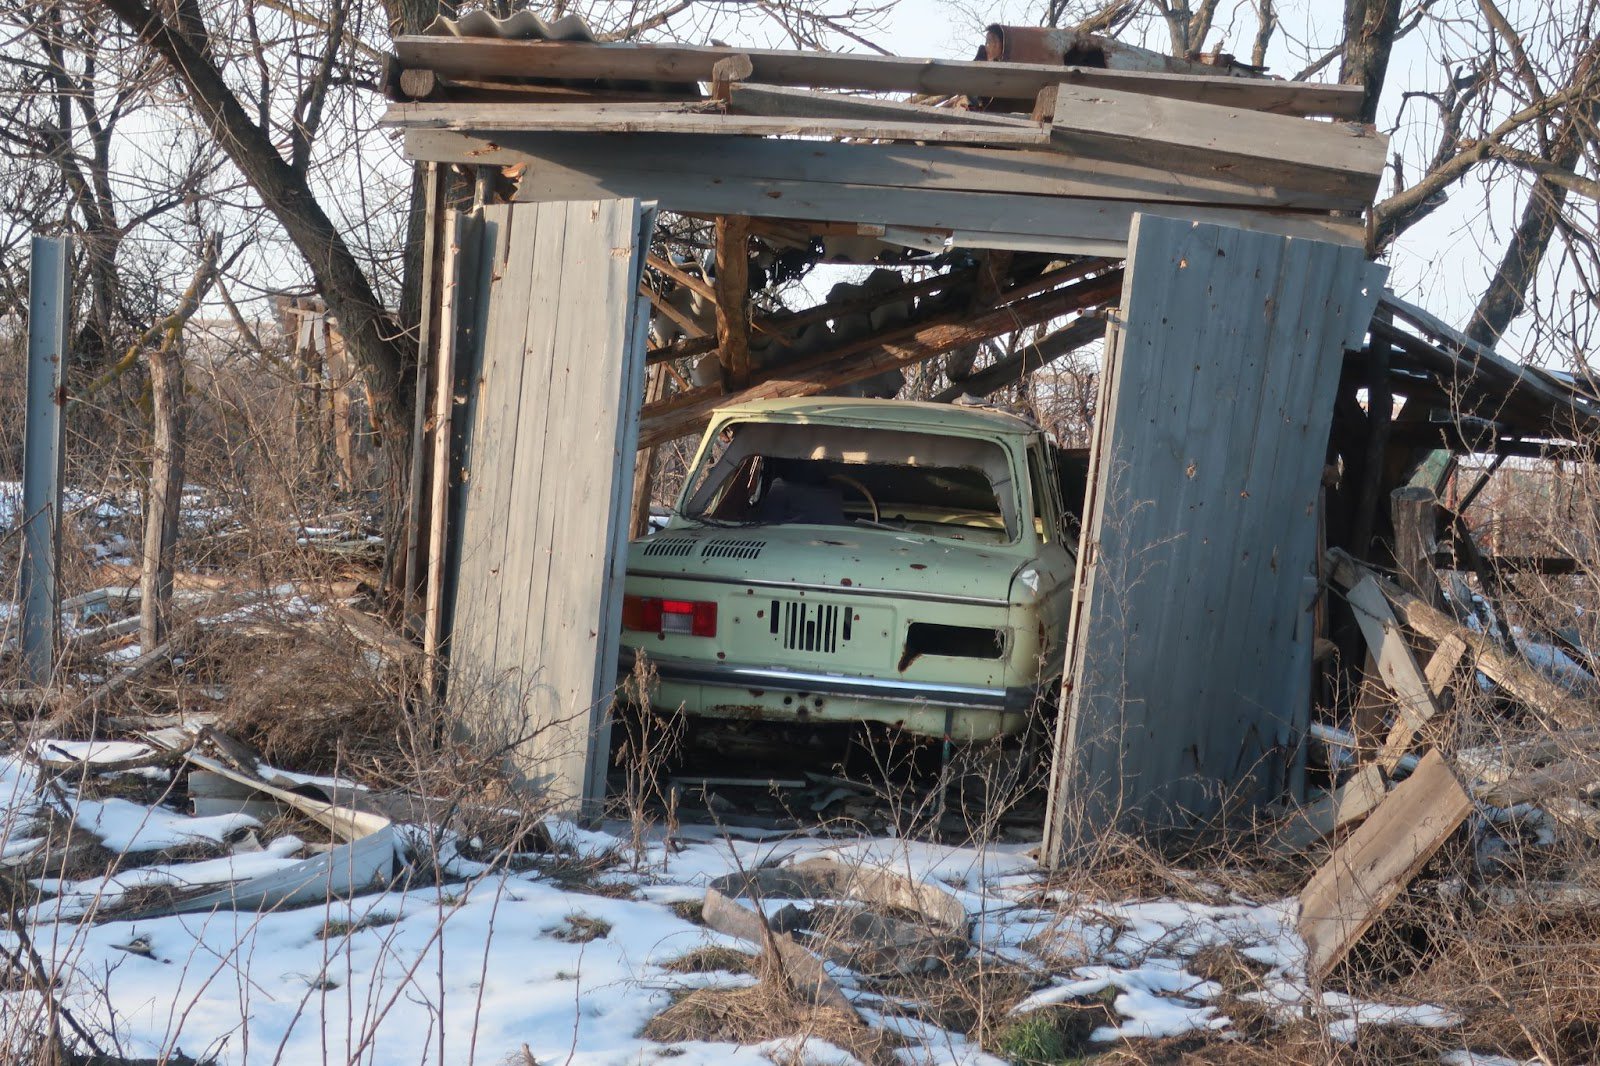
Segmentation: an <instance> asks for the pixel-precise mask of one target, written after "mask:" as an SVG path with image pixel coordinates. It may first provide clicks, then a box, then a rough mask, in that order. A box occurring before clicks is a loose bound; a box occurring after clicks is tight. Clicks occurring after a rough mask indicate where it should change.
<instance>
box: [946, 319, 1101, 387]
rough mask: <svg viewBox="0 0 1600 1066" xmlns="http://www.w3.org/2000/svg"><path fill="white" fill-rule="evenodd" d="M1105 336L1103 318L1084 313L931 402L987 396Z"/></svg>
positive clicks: (965, 379) (961, 381) (959, 383)
mask: <svg viewBox="0 0 1600 1066" xmlns="http://www.w3.org/2000/svg"><path fill="white" fill-rule="evenodd" d="M1105 335H1106V323H1105V319H1103V318H1101V317H1099V316H1096V315H1090V314H1085V315H1081V316H1079V317H1078V318H1077V319H1076V320H1074V321H1073V322H1070V323H1068V324H1067V325H1065V326H1062V327H1061V328H1060V329H1058V330H1056V331H1055V332H1054V333H1052V334H1050V335H1049V336H1048V337H1044V338H1042V339H1040V340H1039V341H1037V342H1035V343H1033V344H1030V345H1027V346H1026V347H1025V348H1023V349H1022V350H1021V351H1019V352H1017V353H1016V354H1015V355H1009V356H1007V357H1006V358H1004V359H1001V360H999V361H998V362H996V363H995V364H994V365H992V366H986V367H984V368H983V369H982V370H980V371H978V372H977V373H976V374H973V375H972V376H971V377H966V378H963V379H961V380H960V381H957V382H955V383H954V384H952V385H951V386H950V387H949V388H947V389H945V390H944V391H943V392H940V393H938V394H937V395H935V396H934V397H933V402H934V403H954V402H955V401H956V400H959V399H960V398H961V397H962V396H987V395H989V394H990V393H992V392H995V391H997V390H999V389H1003V388H1005V387H1006V386H1007V385H1015V384H1016V383H1017V382H1019V381H1021V380H1022V379H1023V378H1025V377H1027V376H1028V375H1029V374H1031V373H1033V372H1034V371H1035V370H1038V369H1039V368H1040V367H1042V366H1045V365H1046V364H1048V363H1053V362H1055V361H1056V360H1057V359H1060V358H1061V357H1062V356H1065V355H1069V354H1071V353H1072V352H1075V351H1077V350H1078V349H1079V348H1082V347H1083V346H1084V345H1086V344H1092V343H1094V342H1095V341H1097V340H1100V339H1101V338H1103V337H1104V336H1105Z"/></svg>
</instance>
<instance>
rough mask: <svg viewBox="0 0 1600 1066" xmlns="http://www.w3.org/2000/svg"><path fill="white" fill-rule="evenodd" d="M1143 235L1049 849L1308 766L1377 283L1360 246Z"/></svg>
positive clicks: (1086, 566)
mask: <svg viewBox="0 0 1600 1066" xmlns="http://www.w3.org/2000/svg"><path fill="white" fill-rule="evenodd" d="M1133 245H1134V246H1133V252H1132V256H1131V258H1130V262H1129V267H1128V274H1127V277H1126V278H1125V280H1124V283H1123V292H1122V297H1121V302H1120V306H1119V308H1118V312H1117V315H1116V318H1115V320H1114V326H1113V329H1112V330H1111V332H1110V335H1109V340H1108V346H1107V347H1108V357H1107V364H1106V367H1107V368H1106V370H1105V371H1104V372H1103V374H1102V383H1101V390H1102V395H1101V401H1100V404H1099V406H1098V411H1099V415H1098V417H1097V425H1096V437H1095V443H1094V450H1093V454H1092V455H1091V460H1090V462H1091V471H1092V475H1091V479H1090V489H1089V492H1088V494H1087V498H1088V510H1087V512H1086V514H1085V516H1084V518H1085V521H1084V532H1083V536H1082V542H1081V545H1080V549H1079V552H1078V558H1079V569H1078V574H1077V577H1076V583H1077V587H1076V598H1075V613H1074V615H1073V618H1072V621H1071V623H1070V630H1069V634H1068V640H1067V644H1068V647H1069V648H1070V649H1071V655H1070V661H1069V663H1068V666H1067V669H1066V674H1065V684H1064V687H1065V688H1066V689H1067V691H1068V692H1069V693H1070V695H1069V697H1068V700H1067V705H1066V707H1065V709H1064V713H1063V714H1062V715H1061V716H1060V718H1059V719H1058V726H1057V737H1056V745H1057V747H1056V755H1055V760H1054V768H1053V775H1052V782H1051V788H1050V808H1049V812H1048V815H1047V826H1046V832H1047V837H1046V847H1045V849H1044V853H1045V857H1046V859H1047V861H1050V862H1060V861H1061V860H1062V859H1063V858H1064V857H1065V856H1066V854H1067V852H1068V851H1069V850H1070V849H1071V848H1072V847H1073V845H1074V842H1076V841H1078V840H1082V839H1083V838H1084V837H1086V836H1092V835H1093V834H1094V833H1096V832H1097V831H1099V830H1101V829H1103V828H1105V827H1107V826H1110V825H1113V824H1128V825H1129V826H1130V827H1132V826H1137V825H1140V824H1149V823H1154V824H1156V825H1162V826H1168V825H1189V824H1192V822H1193V821H1195V820H1200V819H1205V818H1208V817H1210V816H1212V815H1214V814H1215V813H1216V812H1217V811H1218V810H1220V806H1221V803H1222V799H1223V797H1224V796H1227V797H1228V798H1229V799H1231V800H1235V801H1238V802H1240V803H1243V804H1250V803H1260V802H1266V801H1268V800H1270V799H1272V798H1276V796H1277V795H1278V794H1280V793H1281V790H1282V787H1283V782H1284V781H1285V780H1292V779H1293V776H1294V775H1295V773H1296V768H1295V766H1294V765H1293V762H1294V755H1293V754H1292V753H1293V752H1294V751H1295V750H1296V748H1297V746H1298V736H1299V735H1303V731H1304V717H1305V715H1306V714H1307V713H1308V707H1309V684H1310V677H1311V652H1312V638H1313V615H1312V612H1311V610H1310V608H1311V605H1312V603H1313V599H1314V596H1315V590H1316V574H1315V566H1314V563H1315V549H1314V545H1315V522H1316V517H1315V516H1316V503H1317V498H1318V495H1319V492H1320V474H1321V470H1322V459H1323V455H1324V453H1325V448H1326V439H1327V433H1328V426H1329V421H1330V416H1331V410H1332V406H1333V405H1332V396H1333V392H1334V390H1335V388H1336V386H1337V380H1338V374H1339V366H1340V359H1339V356H1340V355H1341V353H1342V351H1343V350H1344V348H1345V347H1346V346H1347V345H1349V344H1350V343H1352V339H1353V338H1358V337H1359V336H1360V335H1361V334H1362V332H1364V329H1365V325H1366V322H1367V321H1368V320H1369V319H1370V314H1371V308H1372V306H1373V305H1374V304H1375V303H1376V296H1377V290H1376V282H1377V280H1378V279H1377V278H1375V277H1374V276H1373V271H1374V268H1373V267H1371V265H1370V264H1368V263H1367V262H1366V261H1365V257H1364V256H1363V255H1362V254H1361V253H1360V252H1358V251H1356V250H1353V249H1352V250H1342V249H1338V248H1333V247H1329V246H1327V245H1325V244H1321V243H1314V242H1300V241H1293V240H1283V239H1281V238H1268V237H1264V236H1260V235H1256V234H1251V233H1246V232H1242V231H1238V230H1228V229H1224V228H1222V227H1211V226H1204V225H1198V226H1197V225H1195V224H1194V223H1192V222H1189V221H1186V220H1180V219H1166V218H1161V217H1156V216H1141V217H1140V218H1139V219H1138V220H1137V222H1136V229H1135V232H1134V234H1133ZM1141 266H1142V268H1143V271H1142V274H1141V271H1140V268H1141ZM1175 352H1181V353H1182V356H1181V358H1179V360H1178V362H1176V363H1175V362H1174V361H1173V360H1174V353H1175ZM1218 411H1227V412H1228V417H1227V418H1218V417H1217V416H1216V413H1217V412H1218ZM1150 664H1159V668H1156V669H1152V668H1151V666H1150Z"/></svg>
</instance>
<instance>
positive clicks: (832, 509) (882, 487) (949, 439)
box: [682, 422, 1018, 543]
mask: <svg viewBox="0 0 1600 1066" xmlns="http://www.w3.org/2000/svg"><path fill="white" fill-rule="evenodd" d="M682 514H683V515H684V516H685V517H687V518H691V519H695V520H699V521H704V522H710V523H713V524H715V523H727V524H729V525H740V526H745V525H788V524H803V525H864V526H870V527H880V528H885V529H891V530H895V531H897V532H898V531H910V532H916V533H923V534H927V535H931V536H940V537H950V538H953V539H958V540H979V541H985V542H989V543H996V542H1001V543H1005V542H1010V541H1012V540H1015V539H1016V536H1017V529H1018V526H1017V508H1016V489H1015V485H1014V483H1013V480H1012V476H1011V463H1010V461H1009V458H1008V456H1007V453H1006V450H1005V449H1004V448H1002V447H1001V446H1000V445H998V444H996V443H993V442H991V441H985V440H974V439H972V438H969V437H954V436H947V435H944V434H938V433H913V432H907V431H903V430H892V429H865V428H861V427H857V426H823V425H815V424H810V425H808V424H797V423H790V422H784V423H777V422H734V423H730V424H728V425H726V426H723V427H722V428H721V429H720V430H719V431H718V433H717V436H716V438H715V439H714V440H713V441H712V445H711V447H710V448H708V449H707V450H706V453H705V455H704V456H703V457H702V459H701V462H700V466H699V468H698V469H697V470H696V471H695V472H694V474H693V475H692V476H691V478H690V481H689V488H688V489H687V491H686V492H685V495H684V503H683V506H682Z"/></svg>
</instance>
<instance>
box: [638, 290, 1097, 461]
mask: <svg viewBox="0 0 1600 1066" xmlns="http://www.w3.org/2000/svg"><path fill="white" fill-rule="evenodd" d="M1098 266H1103V264H1079V265H1078V266H1077V267H1075V268H1069V270H1072V271H1077V272H1078V274H1079V277H1080V280H1078V281H1075V282H1073V283H1071V284H1065V285H1063V286H1062V287H1060V288H1056V289H1052V290H1050V291H1046V292H1042V293H1038V294H1037V295H1023V294H1024V293H1025V292H1028V291H1029V290H1030V288H1031V285H1030V286H1021V287H1018V288H1017V289H1013V290H1011V292H1010V293H1009V294H1008V295H1009V296H1010V298H1011V301H1012V302H1010V303H1005V304H1002V305H1001V306H999V307H996V308H994V309H992V310H990V311H988V312H985V313H981V314H973V313H972V312H971V311H969V310H965V309H963V310H960V311H952V312H947V313H945V314H942V315H939V316H937V317H935V318H929V319H923V320H922V321H920V322H912V323H910V324H908V325H904V326H898V327H896V328H894V329H890V330H885V331H883V332H880V333H877V334H874V335H872V336H870V337H863V338H861V339H859V340H856V341H852V342H850V343H849V344H846V345H843V346H841V347H839V348H836V349H834V350H833V351H829V352H823V353H820V354H818V355H814V356H809V357H807V358H805V359H800V360H796V361H794V362H792V363H788V364H784V365H780V366H776V367H772V368H769V369H767V370H766V371H764V372H763V373H762V374H760V375H758V377H757V380H756V384H754V385H752V386H751V387H750V388H748V389H744V390H743V391H741V392H737V393H734V394H733V395H731V396H724V395H722V394H721V393H720V392H719V391H718V390H715V389H710V388H701V389H696V390H694V391H693V392H689V393H684V394H682V395H679V396H675V397H673V398H672V399H671V400H668V401H666V402H665V403H662V404H660V405H653V406H652V407H650V408H646V409H645V410H644V411H643V412H642V413H641V415H640V419H641V421H640V430H639V441H640V444H641V446H647V445H651V444H660V443H662V442H664V441H669V440H673V439H675V438H678V437H682V436H685V435H687V434H690V433H694V432H696V431H698V430H699V429H700V428H702V427H703V426H704V425H705V424H706V422H707V421H708V420H709V419H710V417H711V412H712V411H714V410H715V409H717V408H718V407H724V406H729V405H732V404H738V403H744V402H747V401H750V400H762V399H774V398H777V397H783V396H816V395H819V394H821V393H825V392H828V391H829V390H831V389H836V388H839V387H840V386H843V385H848V384H850V383H852V382H856V381H860V380H862V379H864V378H870V377H874V376H876V375H878V374H882V373H886V372H887V371H890V370H896V369H899V368H900V367H904V366H909V365H910V364H912V363H920V362H922V361H923V360H925V359H931V358H933V357H934V356H936V355H938V354H940V353H941V352H945V351H948V350H949V349H951V348H956V347H960V346H962V345H965V344H980V343H982V342H983V341H986V340H989V339H991V338H993V337H999V336H1002V335H1004V334H1007V333H1011V332H1013V331H1015V330H1019V329H1026V328H1027V327H1029V326H1035V325H1039V324H1040V323H1043V322H1048V321H1050V320H1051V319H1054V318H1059V317H1061V316H1063V315H1068V314H1071V313H1073V312H1075V311H1082V310H1083V309H1084V308H1087V307H1093V306H1096V305H1098V304H1102V303H1105V302H1106V301H1108V300H1112V299H1115V298H1116V295H1117V293H1119V292H1120V291H1121V285H1122V271H1121V270H1120V269H1119V270H1110V271H1106V272H1104V273H1101V274H1098V275H1096V276H1094V277H1089V278H1083V277H1082V273H1086V272H1087V271H1088V270H1090V269H1094V268H1095V267H1098ZM1062 273H1063V272H1057V273H1056V274H1052V275H1050V277H1059V278H1060V280H1061V281H1066V277H1065V276H1061V275H1062ZM1033 291H1035V292H1037V290H1033Z"/></svg>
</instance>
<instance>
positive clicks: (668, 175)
mask: <svg viewBox="0 0 1600 1066" xmlns="http://www.w3.org/2000/svg"><path fill="white" fill-rule="evenodd" d="M406 144H407V151H408V152H411V153H412V154H413V155H421V156H426V157H433V156H445V157H447V158H446V159H444V160H443V161H447V162H468V163H475V164H483V165H488V166H509V165H512V164H514V163H517V162H526V163H528V165H529V166H530V167H531V168H532V173H531V174H529V175H527V176H526V177H524V179H523V184H524V185H526V184H527V183H528V182H530V181H541V180H545V179H546V178H553V177H556V176H560V175H563V174H588V175H590V176H592V177H604V176H611V177H616V176H619V175H623V176H627V175H634V174H647V175H651V176H653V177H654V178H655V180H656V182H657V184H658V185H661V186H666V187H671V186H674V185H680V184H686V183H689V182H691V181H706V182H709V183H712V185H713V187H716V188H720V189H722V191H723V193H724V195H725V196H728V195H732V193H733V190H732V189H730V188H728V186H730V185H732V184H733V183H734V182H735V181H738V182H744V181H786V182H800V183H812V182H816V183H822V184H831V185H837V184H845V185H850V186H852V187H856V186H880V187H883V188H885V189H895V190H897V192H898V191H899V190H907V189H915V190H930V191H931V190H941V191H959V192H982V193H989V194H998V193H1015V194H1019V195H1026V196H1053V197H1075V198H1079V199H1089V200H1099V199H1129V200H1139V201H1141V202H1148V203H1173V204H1185V205H1190V204H1206V205H1212V206H1215V207H1256V208H1261V209H1263V210H1305V211H1327V210H1355V209H1359V208H1361V207H1363V206H1365V205H1366V203H1367V200H1366V198H1364V197H1361V196H1336V195H1330V194H1329V193H1328V192H1327V191H1326V190H1297V189H1294V188H1292V187H1288V186H1279V185H1273V184H1271V183H1268V182H1265V181H1263V180H1259V179H1257V178H1256V177H1255V176H1253V175H1250V174H1240V173H1219V174H1212V175H1204V176H1202V175H1195V174H1180V173H1175V172H1174V171H1173V170H1172V169H1171V168H1170V167H1166V166H1163V165H1162V164H1161V163H1160V161H1159V160H1157V161H1155V162H1154V163H1149V164H1137V163H1121V162H1113V161H1109V160H1097V159H1086V158H1078V157H1075V156H1072V155H1068V154H1065V153H1062V152H1055V151H1049V150H1046V149H1043V148H1039V149H1027V148H1013V149H1000V148H982V147H969V146H965V145H948V144H946V145H939V144H906V143H899V144H855V143H850V144H844V143H837V142H832V141H816V140H810V141H805V140H772V139H759V138H751V137H734V136H719V137H715V138H714V139H711V140H706V141H704V142H698V141H697V142H696V148H697V150H695V151H686V150H684V147H683V142H682V140H681V139H679V138H677V137H675V136H673V135H671V134H645V133H641V134H636V135H633V136H630V137H619V136H615V135H606V134H598V133H596V134H578V133H574V134H570V135H556V134H548V133H546V134H540V133H518V134H513V133H506V134H503V135H499V136H491V135H488V134H485V135H483V136H480V137H475V138H467V139H463V137H462V135H460V134H452V133H451V132H450V131H443V130H412V131H408V132H407V134H406ZM763 196H765V194H764V193H763ZM769 199H770V198H769ZM782 206H783V205H782V203H781V202H780V203H777V204H772V205H770V206H769V207H768V208H767V209H765V211H764V212H763V213H764V214H766V215H768V216H778V217H785V218H789V219H793V220H795V221H802V222H811V223H824V224H826V223H832V224H835V225H838V226H859V225H862V224H866V225H872V226H884V225H907V226H910V225H921V226H924V227H929V228H939V226H938V225H937V224H936V223H934V222H931V221H919V220H918V219H915V218H911V217H908V216H904V215H901V214H898V213H897V214H895V215H892V216H890V217H881V216H877V217H871V218H868V217H861V218H845V217H844V216H839V217H837V218H831V219H830V218H820V219H819V218H816V217H810V216H803V215H785V214H784V213H783V212H782V211H781V208H782ZM704 213H705V214H708V215H716V214H718V213H719V212H718V211H717V210H715V209H712V210H707V211H705V212H704ZM740 213H744V214H754V213H755V212H740ZM995 221H998V220H995ZM995 228H1001V227H999V226H996V227H995ZM1012 228H1013V229H1017V228H1021V229H1027V228H1028V227H1027V226H1026V225H1023V226H1013V227H1012ZM812 232H814V233H815V232H819V231H818V230H816V229H813V230H812ZM822 232H827V231H822ZM832 232H846V233H859V232H860V231H859V230H853V229H837V230H833V231H832ZM879 232H881V231H879Z"/></svg>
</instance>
